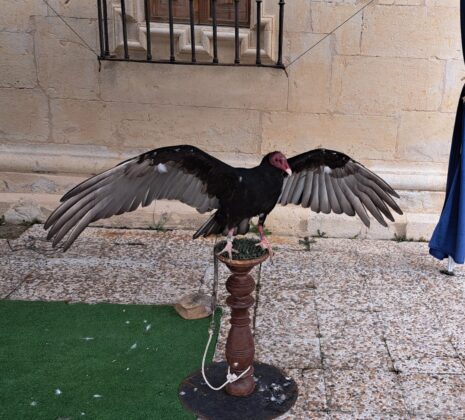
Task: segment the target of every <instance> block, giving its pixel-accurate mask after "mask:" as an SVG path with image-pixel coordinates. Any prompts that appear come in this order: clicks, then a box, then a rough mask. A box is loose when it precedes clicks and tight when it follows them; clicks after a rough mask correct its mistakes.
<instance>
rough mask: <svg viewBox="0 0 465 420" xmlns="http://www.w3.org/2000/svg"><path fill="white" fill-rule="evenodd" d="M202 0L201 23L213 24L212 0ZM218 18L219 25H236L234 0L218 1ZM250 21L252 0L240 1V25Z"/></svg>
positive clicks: (247, 23)
mask: <svg viewBox="0 0 465 420" xmlns="http://www.w3.org/2000/svg"><path fill="white" fill-rule="evenodd" d="M199 1H200V23H201V24H206V25H211V23H212V17H211V0H199ZM216 19H217V22H218V24H219V25H227V26H234V0H217V1H216ZM249 23H250V0H240V1H239V26H246V27H248V26H249Z"/></svg>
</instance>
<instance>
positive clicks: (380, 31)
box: [362, 5, 461, 59]
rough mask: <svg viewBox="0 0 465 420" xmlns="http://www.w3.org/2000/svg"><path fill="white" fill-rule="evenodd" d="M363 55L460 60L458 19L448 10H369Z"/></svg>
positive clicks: (366, 17)
mask: <svg viewBox="0 0 465 420" xmlns="http://www.w3.org/2000/svg"><path fill="white" fill-rule="evenodd" d="M362 54H363V55H369V56H382V57H409V58H433V57H434V58H440V59H450V58H459V57H460V55H461V46H460V19H459V13H458V9H456V8H450V7H425V6H403V7H386V6H382V5H380V6H373V7H368V8H367V9H366V10H365V12H364V21H363V35H362Z"/></svg>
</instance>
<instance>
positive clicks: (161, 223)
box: [149, 213, 170, 232]
mask: <svg viewBox="0 0 465 420" xmlns="http://www.w3.org/2000/svg"><path fill="white" fill-rule="evenodd" d="M169 218H170V217H169V214H168V213H162V215H161V216H160V219H159V220H158V221H157V222H156V221H155V215H154V217H153V224H152V225H151V226H149V229H150V230H156V231H158V232H167V231H168V230H170V229H168V228H167V227H166V223H167V222H168V220H169Z"/></svg>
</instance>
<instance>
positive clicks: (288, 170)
mask: <svg viewBox="0 0 465 420" xmlns="http://www.w3.org/2000/svg"><path fill="white" fill-rule="evenodd" d="M286 173H287V174H288V175H289V176H291V175H292V171H291V168H287V169H286Z"/></svg>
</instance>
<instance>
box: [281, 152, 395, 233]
mask: <svg viewBox="0 0 465 420" xmlns="http://www.w3.org/2000/svg"><path fill="white" fill-rule="evenodd" d="M288 163H289V165H290V167H291V169H292V172H293V174H292V176H291V177H289V178H287V179H286V180H285V183H284V185H283V190H282V191H283V192H282V194H281V197H280V200H279V203H281V204H283V205H286V204H289V203H292V204H300V205H301V206H302V207H310V208H311V209H312V211H314V212H317V213H319V212H323V213H330V212H331V211H332V212H334V213H336V214H341V213H345V214H347V215H349V216H355V215H357V216H359V217H360V219H362V221H363V223H364V224H365V225H367V226H369V225H370V217H369V215H368V212H369V213H370V214H371V215H372V216H373V217H374V218H375V219H376V220H377V221H378V222H379V223H380V224H381V225H383V226H386V220H385V219H384V217H383V216H385V217H386V218H387V219H389V220H390V221H394V217H393V216H392V213H391V209H392V210H394V211H395V212H396V213H398V214H402V210H401V209H400V207H399V206H398V204H397V203H396V201H395V199H394V198H399V195H398V194H397V193H396V192H395V191H394V190H393V189H392V187H391V186H390V185H389V184H387V182H385V181H384V180H383V179H382V178H380V177H379V176H378V175H376V174H375V173H373V172H372V171H370V170H369V169H367V168H366V167H365V166H363V165H362V164H361V163H359V162H356V161H355V160H353V159H351V158H350V157H349V156H347V155H345V154H343V153H340V152H336V151H332V150H325V149H316V150H311V151H309V152H306V153H302V154H301V155H297V156H294V157H292V158H291V159H288ZM367 211H368V212H367Z"/></svg>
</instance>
